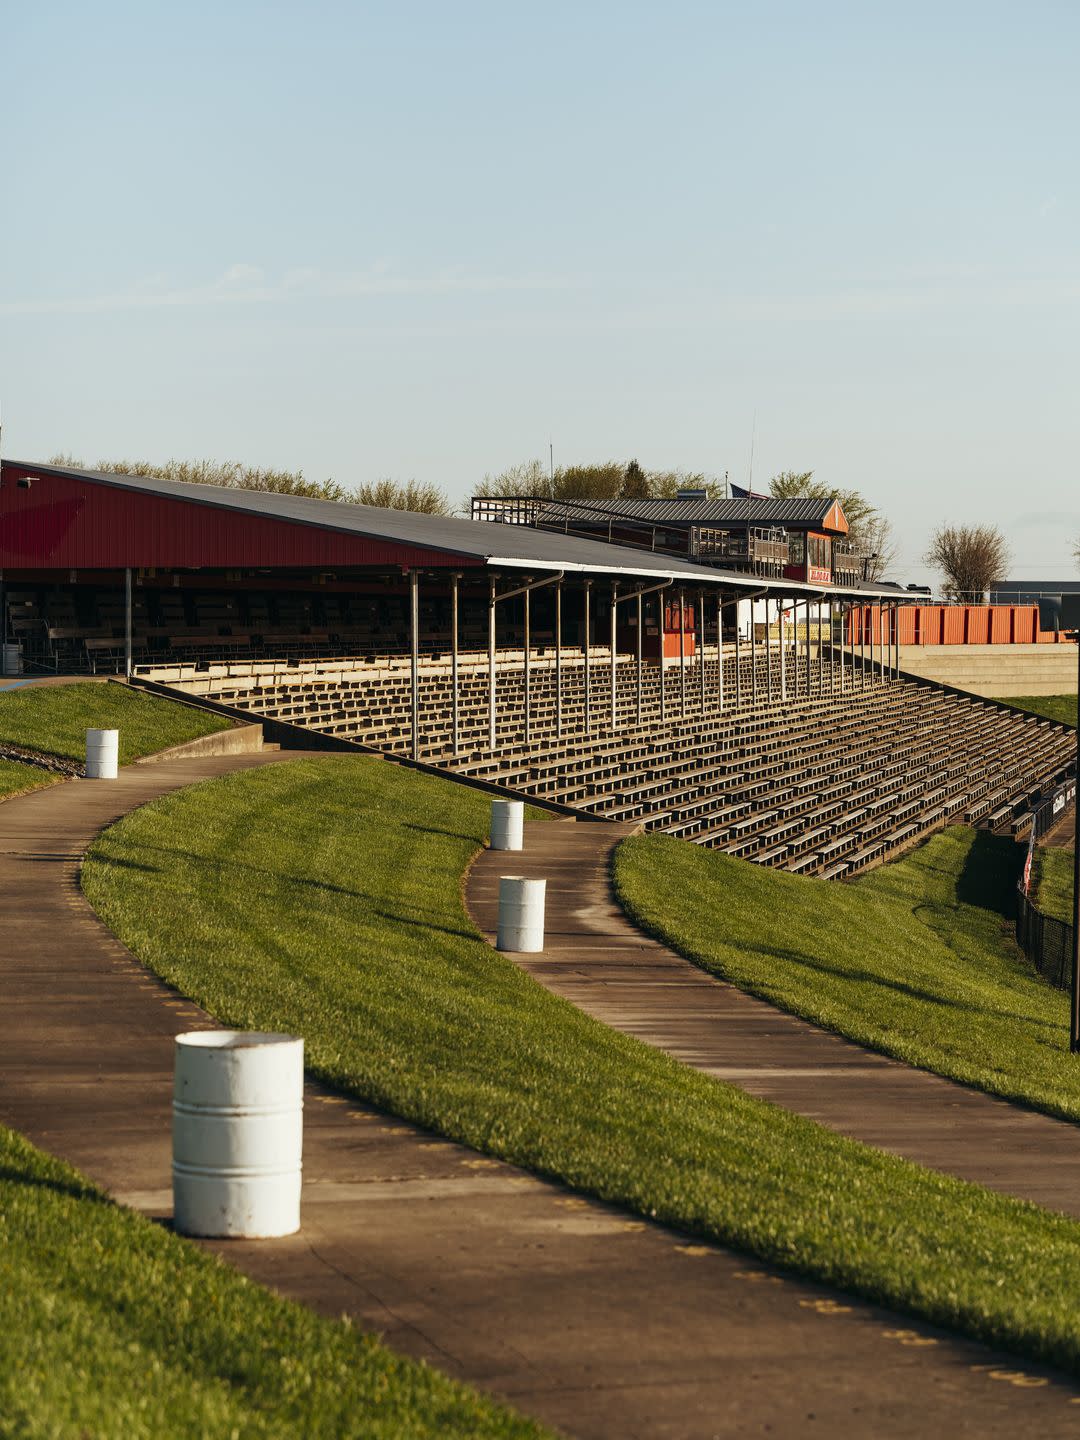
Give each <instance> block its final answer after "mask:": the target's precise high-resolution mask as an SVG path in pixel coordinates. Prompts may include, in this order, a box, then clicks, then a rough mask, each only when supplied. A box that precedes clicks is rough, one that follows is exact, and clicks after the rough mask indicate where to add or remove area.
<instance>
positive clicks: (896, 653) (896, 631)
mask: <svg viewBox="0 0 1080 1440" xmlns="http://www.w3.org/2000/svg"><path fill="white" fill-rule="evenodd" d="M892 613H893V679H894V680H899V679H900V602H899V600H895V601H894V602H893V607H892Z"/></svg>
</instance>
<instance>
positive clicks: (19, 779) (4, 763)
mask: <svg viewBox="0 0 1080 1440" xmlns="http://www.w3.org/2000/svg"><path fill="white" fill-rule="evenodd" d="M60 778H61V777H60V776H59V775H53V774H51V773H50V772H49V771H48V770H38V769H37V767H36V766H34V765H20V764H19V762H18V761H17V760H0V800H8V799H10V798H11V796H12V795H22V794H23V793H24V791H26V790H39V789H40V788H41V787H42V786H43V785H55V784H56V782H57V780H59V779H60Z"/></svg>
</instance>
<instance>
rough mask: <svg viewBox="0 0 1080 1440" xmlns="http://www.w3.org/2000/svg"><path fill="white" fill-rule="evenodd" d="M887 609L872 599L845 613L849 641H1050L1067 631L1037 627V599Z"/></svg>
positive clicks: (1013, 643) (955, 643)
mask: <svg viewBox="0 0 1080 1440" xmlns="http://www.w3.org/2000/svg"><path fill="white" fill-rule="evenodd" d="M891 615H892V612H891V610H890V607H889V606H886V607H885V609H884V611H882V609H881V607H880V606H878V605H859V606H856V607H855V608H854V609H853V610H852V611H851V612H850V613H849V616H848V622H847V628H846V632H845V633H846V637H847V643H848V644H849V645H860V644H866V645H869V644H870V643H871V641H873V644H874V645H875V646H878V645H881V644H888V643H889V640H890V639H896V640H897V641H898V642H899V644H901V645H1034V644H1039V645H1054V644H1057V643H1058V642H1059V641H1064V640H1066V639H1067V638H1068V637H1066V636H1065V635H1063V634H1062V633H1061V632H1060V631H1057V630H1040V629H1039V607H1038V606H1037V605H899V606H897V608H896V611H895V616H896V619H895V633H894V632H893V630H892V628H891V627H892V623H893V622H892V620H891Z"/></svg>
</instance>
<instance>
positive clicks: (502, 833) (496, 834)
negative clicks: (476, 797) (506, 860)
mask: <svg viewBox="0 0 1080 1440" xmlns="http://www.w3.org/2000/svg"><path fill="white" fill-rule="evenodd" d="M524 836H525V802H524V801H523V800H493V801H492V802H491V848H492V850H520V849H521V848H522V846H523V844H524Z"/></svg>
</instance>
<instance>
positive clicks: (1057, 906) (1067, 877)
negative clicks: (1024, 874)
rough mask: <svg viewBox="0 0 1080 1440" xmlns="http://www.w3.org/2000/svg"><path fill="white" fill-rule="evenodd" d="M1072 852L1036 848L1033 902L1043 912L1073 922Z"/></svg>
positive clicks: (1067, 922)
mask: <svg viewBox="0 0 1080 1440" xmlns="http://www.w3.org/2000/svg"><path fill="white" fill-rule="evenodd" d="M1072 892H1073V852H1072V851H1071V850H1036V851H1035V904H1036V905H1037V906H1038V907H1039V909H1040V910H1041V911H1042V912H1043V913H1044V914H1045V915H1053V916H1054V918H1055V919H1056V920H1063V921H1064V922H1065V924H1066V925H1071V924H1072V919H1073V915H1072Z"/></svg>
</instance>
